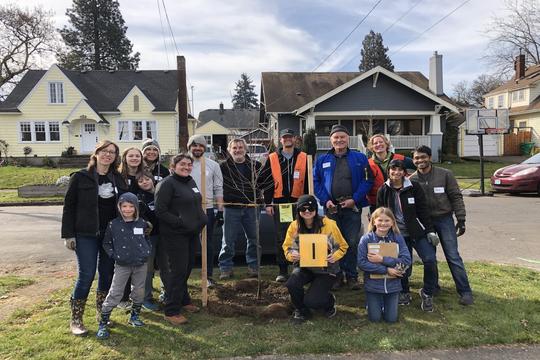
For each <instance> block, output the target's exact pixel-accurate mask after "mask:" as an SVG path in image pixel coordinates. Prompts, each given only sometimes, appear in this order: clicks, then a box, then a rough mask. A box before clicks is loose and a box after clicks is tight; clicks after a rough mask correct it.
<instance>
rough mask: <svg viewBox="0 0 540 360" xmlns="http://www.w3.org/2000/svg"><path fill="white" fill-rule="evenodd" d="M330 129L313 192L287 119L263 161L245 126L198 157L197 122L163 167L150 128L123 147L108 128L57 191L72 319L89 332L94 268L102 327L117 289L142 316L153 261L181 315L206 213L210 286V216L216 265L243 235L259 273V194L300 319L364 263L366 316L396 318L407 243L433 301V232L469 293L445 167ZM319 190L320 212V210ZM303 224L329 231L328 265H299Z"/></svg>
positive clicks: (351, 283) (228, 268)
mask: <svg viewBox="0 0 540 360" xmlns="http://www.w3.org/2000/svg"><path fill="white" fill-rule="evenodd" d="M330 142H331V145H332V149H331V150H330V151H329V152H328V153H326V154H323V155H320V156H319V157H318V158H317V161H316V163H315V165H314V169H313V184H314V195H315V196H313V195H309V194H308V193H309V189H308V183H309V181H308V178H309V175H310V174H309V171H308V165H307V164H308V161H307V159H308V157H307V155H306V153H304V152H302V151H301V150H300V149H298V148H295V133H294V131H292V130H290V129H284V130H282V131H281V132H280V147H279V149H278V150H276V152H273V153H271V154H270V155H269V157H268V160H267V161H266V162H265V164H261V163H259V162H257V161H254V160H252V159H250V158H249V155H248V154H247V144H246V142H245V140H243V139H241V138H238V139H233V140H231V141H230V143H229V145H228V149H227V150H228V157H227V159H226V160H225V161H223V162H222V163H221V164H218V163H216V162H214V161H213V160H211V159H208V158H204V153H205V151H206V146H207V144H206V140H205V138H204V136H201V135H194V136H192V137H190V139H189V141H188V144H187V148H188V151H189V152H188V153H181V154H178V155H176V156H174V157H172V159H171V161H170V165H169V167H168V168H167V167H165V166H164V165H163V164H161V162H160V159H161V154H160V148H159V144H158V143H157V142H156V141H155V140H152V139H148V140H146V141H145V142H144V143H143V145H142V148H141V149H138V148H135V147H132V148H128V149H126V150H125V151H123V153H122V154H120V151H119V148H118V146H117V145H116V144H115V143H113V142H111V141H107V140H105V141H102V142H101V143H99V144H98V145H97V146H96V149H95V151H94V152H93V154H92V155H91V157H90V161H89V163H88V166H87V167H86V168H85V169H82V170H80V171H78V172H75V173H74V174H72V176H71V180H70V183H69V185H68V190H67V192H66V197H65V202H64V210H63V217H62V238H63V239H64V242H65V246H66V247H67V248H68V249H71V250H74V251H75V253H76V256H77V262H78V278H77V281H76V284H75V288H74V290H73V293H72V295H71V310H72V316H71V323H70V328H71V331H72V333H73V334H75V335H84V334H86V333H87V329H86V328H85V326H84V324H83V314H84V309H85V304H86V301H87V298H88V294H89V292H90V288H91V284H92V281H93V279H94V276H95V273H96V269H97V272H98V284H97V290H96V310H97V320H98V323H99V329H98V334H97V336H98V338H107V337H108V336H109V326H110V314H111V311H112V310H113V309H114V308H115V307H116V306H117V305H118V304H119V303H120V302H121V301H122V300H126V299H127V298H130V299H131V301H132V306H131V312H130V315H129V320H128V322H129V323H130V324H131V325H133V326H143V325H144V323H143V322H142V320H141V319H140V316H139V314H140V311H141V308H142V307H143V306H144V307H146V308H148V309H150V310H156V309H157V308H158V306H157V303H156V301H155V300H154V299H153V295H152V293H153V291H152V290H153V287H152V284H153V277H154V269H155V267H156V266H157V267H158V268H159V274H160V278H161V283H162V285H163V286H162V287H163V289H162V295H161V296H160V297H162V303H163V310H164V315H165V319H166V320H167V321H169V322H170V323H171V324H173V325H180V324H184V323H186V322H187V321H188V320H187V318H186V317H185V312H196V311H198V310H199V308H198V307H197V306H195V305H194V304H193V303H192V301H191V298H190V295H189V292H188V288H187V280H188V278H189V276H190V274H191V270H192V267H193V263H194V259H195V251H196V247H197V245H198V242H199V241H200V233H201V230H202V229H203V228H204V227H205V226H206V228H207V238H208V239H209V241H208V242H207V244H208V246H207V251H208V253H207V255H208V259H209V261H208V269H207V274H208V286H209V287H212V286H214V285H215V281H214V279H213V259H214V250H216V249H214V246H213V241H212V239H213V230H214V227H215V226H222V225H223V237H222V244H221V249H220V251H219V255H218V265H219V270H220V275H219V279H221V280H226V279H230V278H232V277H233V276H234V273H233V265H234V263H233V259H234V256H235V247H236V242H237V241H238V240H239V239H243V237H244V236H245V238H246V240H247V243H246V250H245V256H246V263H247V276H250V277H257V276H258V273H259V268H258V264H259V261H258V258H257V253H258V252H257V231H258V229H257V226H256V224H257V218H258V216H260V211H259V210H260V208H261V207H264V208H265V210H266V213H267V214H268V215H270V216H272V217H273V219H274V224H275V233H276V261H277V265H278V268H279V272H278V274H277V277H276V281H277V282H282V283H284V284H285V286H286V287H287V289H288V291H289V293H290V296H291V301H292V304H293V306H294V308H295V311H294V313H293V320H294V321H295V322H303V321H304V320H305V319H306V318H308V317H309V316H310V315H311V311H312V310H316V309H320V310H322V311H323V312H324V313H325V315H326V316H328V317H332V316H334V315H335V314H336V298H335V296H334V295H333V293H332V292H331V291H332V290H338V289H339V288H341V287H343V286H348V287H350V288H351V289H360V288H361V285H360V283H359V281H358V269H361V270H363V271H364V280H363V282H364V289H365V291H366V302H367V304H366V305H367V309H368V317H369V319H370V320H372V321H379V320H380V319H384V320H386V321H389V322H393V321H396V320H397V309H398V304H402V305H406V304H409V303H410V302H411V298H412V297H411V295H410V292H409V291H410V289H409V285H408V278H409V276H410V274H411V269H412V268H411V263H412V262H411V251H412V249H413V248H414V249H415V250H416V252H417V253H418V255H419V256H420V258H421V260H422V262H423V264H424V282H423V287H422V289H420V299H421V308H422V309H423V310H424V311H432V310H433V296H434V295H435V294H436V293H437V291H439V284H438V270H437V261H436V246H437V244H438V243H439V241H440V243H441V245H442V248H443V251H444V253H445V256H446V259H447V261H448V264H449V267H450V270H451V273H452V276H453V278H454V281H455V283H456V287H457V291H458V293H459V295H460V303H461V304H463V305H470V304H472V303H473V297H472V291H471V289H470V286H469V283H468V279H467V273H466V271H465V267H464V265H463V261H462V259H461V257H460V255H459V252H458V250H457V236H459V235H461V234H463V233H464V232H465V207H464V204H463V199H462V196H461V193H460V191H459V188H458V187H457V183H456V181H455V179H454V177H453V175H452V174H451V172H449V171H447V170H444V169H441V168H437V167H434V166H432V163H431V149H429V147H427V146H420V147H418V148H416V149H415V151H414V154H413V158H412V159H409V158H407V157H404V156H402V155H399V154H394V153H392V152H390V143H389V141H388V140H387V138H386V137H385V136H384V135H381V134H378V135H374V136H372V137H371V139H369V142H368V149H369V150H370V151H371V152H372V156H371V157H370V158H369V159H368V158H367V157H366V155H364V154H363V153H361V152H358V151H355V150H352V149H350V148H349V131H348V129H347V128H346V127H344V126H341V125H335V126H333V127H332V130H331V132H330ZM203 158H204V160H203ZM203 164H204V168H203ZM203 171H204V179H205V184H202V183H201V182H202V180H203V176H202V173H203ZM412 171H415V172H414V173H413V174H412V175H410V174H409V173H410V172H412ZM203 187H204V189H205V191H204V192H205V194H206V197H205V198H204V199H203V197H202V194H201V192H202V189H203ZM319 204H320V205H321V206H322V207H323V208H324V212H325V215H324V216H322V215H320V214H319V212H318V209H319ZM367 206H369V207H370V217H369V218H370V222H369V227H368V232H367V233H366V234H365V235H364V236H362V238H361V239H360V237H361V235H362V232H363V229H362V223H361V214H362V209H363V208H364V207H367ZM453 216H455V217H456V219H457V225H454V218H453ZM304 233H305V234H313V233H315V234H317V233H319V234H325V235H327V239H328V257H327V259H326V260H327V263H328V266H327V267H323V268H306V267H300V266H299V259H300V253H299V235H300V234H304ZM374 242H376V243H379V242H396V243H398V249H399V253H398V254H397V256H396V257H388V256H384V257H383V256H380V255H379V254H376V253H373V252H372V251H370V250H369V249H370V247H369V246H368V244H369V243H374ZM291 263H292V264H293V270H292V272H290V273H289V268H290V264H291ZM373 274H379V275H383V276H382V277H379V278H375V277H374V276H371V275H373ZM307 284H310V285H309V288H308V290H307V291H304V286H305V285H307Z"/></svg>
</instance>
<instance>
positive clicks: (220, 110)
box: [219, 102, 225, 115]
mask: <svg viewBox="0 0 540 360" xmlns="http://www.w3.org/2000/svg"><path fill="white" fill-rule="evenodd" d="M224 113H225V109H224V108H223V103H222V102H220V103H219V114H220V115H223V114H224Z"/></svg>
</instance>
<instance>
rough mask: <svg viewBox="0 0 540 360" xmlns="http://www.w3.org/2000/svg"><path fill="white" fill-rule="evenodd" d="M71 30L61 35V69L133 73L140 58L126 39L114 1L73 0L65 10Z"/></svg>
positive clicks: (118, 10)
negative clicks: (62, 48) (126, 70)
mask: <svg viewBox="0 0 540 360" xmlns="http://www.w3.org/2000/svg"><path fill="white" fill-rule="evenodd" d="M66 15H67V16H68V18H69V22H70V24H71V27H67V26H64V28H63V29H60V30H59V31H60V35H62V38H63V39H64V42H65V43H66V46H67V51H66V52H63V53H60V54H58V55H57V56H58V60H59V63H60V65H61V66H63V67H65V68H68V69H73V70H89V69H92V70H117V69H136V68H137V67H138V66H139V60H140V54H139V53H138V52H137V53H135V54H133V55H131V54H132V51H133V44H132V43H131V41H130V40H129V39H128V38H127V37H126V30H127V26H125V25H124V19H123V18H122V14H121V13H120V9H119V4H118V1H117V0H73V7H72V8H70V9H67V11H66Z"/></svg>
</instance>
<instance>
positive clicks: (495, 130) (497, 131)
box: [484, 128, 508, 135]
mask: <svg viewBox="0 0 540 360" xmlns="http://www.w3.org/2000/svg"><path fill="white" fill-rule="evenodd" d="M484 130H485V132H486V135H500V134H505V133H506V132H507V131H508V129H506V128H485V129H484Z"/></svg>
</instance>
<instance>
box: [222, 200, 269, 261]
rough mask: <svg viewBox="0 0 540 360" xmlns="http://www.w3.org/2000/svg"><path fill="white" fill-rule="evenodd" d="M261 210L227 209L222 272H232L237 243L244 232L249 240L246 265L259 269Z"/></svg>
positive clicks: (224, 215)
mask: <svg viewBox="0 0 540 360" xmlns="http://www.w3.org/2000/svg"><path fill="white" fill-rule="evenodd" d="M258 211H259V208H253V207H246V208H231V207H226V208H225V211H224V212H223V218H224V220H225V223H224V225H223V239H222V241H221V251H220V252H219V258H218V260H219V268H220V270H221V271H231V270H232V268H233V265H234V263H233V258H234V252H235V241H236V239H238V237H239V236H241V235H242V232H243V233H245V235H246V238H247V245H246V263H247V266H248V267H250V268H252V269H257V225H256V216H257V214H258Z"/></svg>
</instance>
